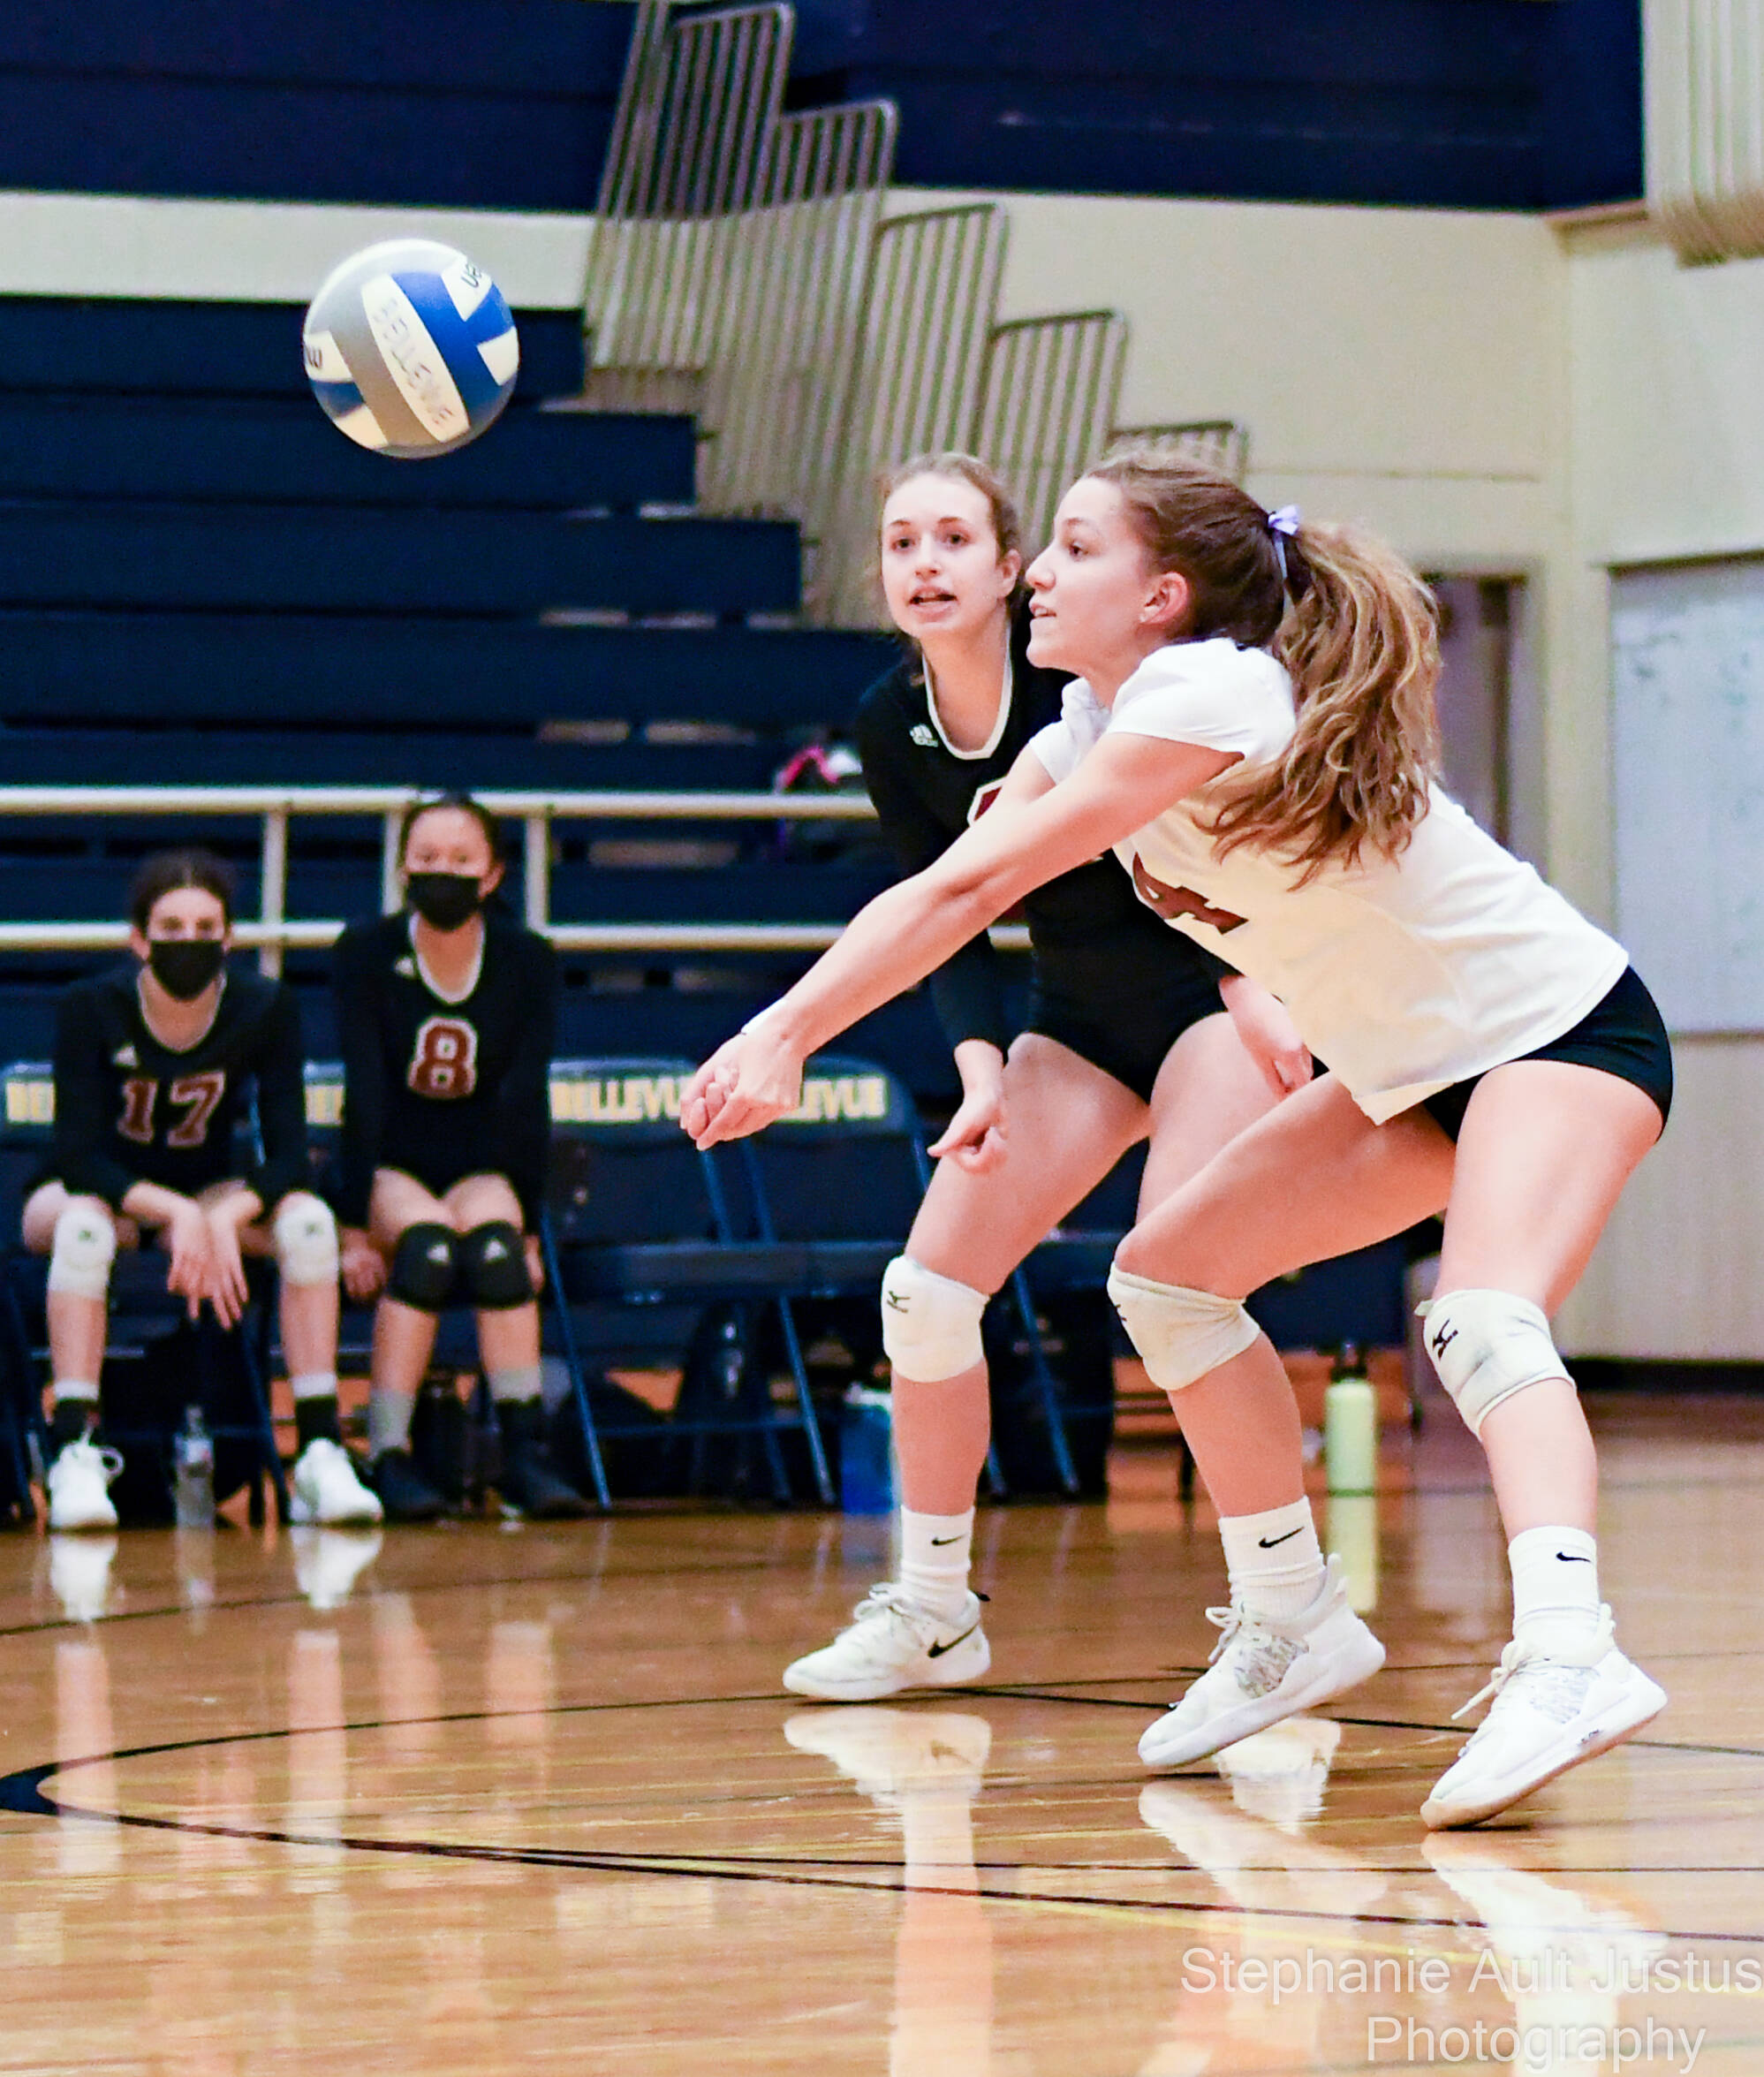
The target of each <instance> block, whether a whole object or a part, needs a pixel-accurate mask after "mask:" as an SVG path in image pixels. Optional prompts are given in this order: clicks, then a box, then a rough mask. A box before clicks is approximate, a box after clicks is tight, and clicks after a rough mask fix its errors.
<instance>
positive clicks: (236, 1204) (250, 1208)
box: [208, 1183, 293, 1226]
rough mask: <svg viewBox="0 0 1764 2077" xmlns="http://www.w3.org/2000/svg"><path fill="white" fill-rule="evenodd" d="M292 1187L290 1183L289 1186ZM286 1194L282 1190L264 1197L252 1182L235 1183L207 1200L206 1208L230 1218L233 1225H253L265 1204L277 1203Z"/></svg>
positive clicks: (265, 1206)
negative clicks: (274, 1194) (272, 1195)
mask: <svg viewBox="0 0 1764 2077" xmlns="http://www.w3.org/2000/svg"><path fill="white" fill-rule="evenodd" d="M292 1187H293V1186H292V1184H290V1185H289V1188H290V1189H291V1188H292ZM286 1195H287V1191H285V1190H284V1191H282V1192H280V1193H278V1194H277V1195H276V1196H275V1197H271V1198H269V1199H266V1198H265V1197H264V1196H263V1195H262V1194H261V1192H260V1191H259V1190H258V1189H257V1188H256V1187H254V1185H253V1184H251V1183H235V1184H233V1185H232V1186H231V1187H230V1188H228V1189H226V1190H223V1191H222V1192H221V1193H220V1194H218V1195H217V1196H216V1197H214V1198H212V1199H210V1200H209V1201H208V1210H209V1212H210V1214H211V1215H212V1216H218V1217H223V1218H227V1219H231V1222H232V1223H233V1224H234V1225H235V1226H254V1225H255V1224H257V1222H258V1220H259V1219H261V1217H263V1214H264V1211H265V1209H266V1208H267V1205H269V1204H275V1203H279V1202H280V1201H281V1199H282V1198H283V1197H284V1196H286Z"/></svg>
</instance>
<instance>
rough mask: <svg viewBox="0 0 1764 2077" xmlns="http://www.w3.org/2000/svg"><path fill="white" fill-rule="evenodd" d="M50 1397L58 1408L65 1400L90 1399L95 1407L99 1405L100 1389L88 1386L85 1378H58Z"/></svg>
mask: <svg viewBox="0 0 1764 2077" xmlns="http://www.w3.org/2000/svg"><path fill="white" fill-rule="evenodd" d="M50 1396H51V1398H52V1399H54V1402H55V1404H56V1405H57V1406H60V1404H61V1402H62V1401H63V1400H64V1399H89V1400H90V1401H91V1403H92V1404H93V1405H94V1406H96V1405H97V1404H98V1387H97V1386H96V1385H95V1384H88V1383H87V1382H86V1380H85V1379H84V1378H83V1377H57V1379H56V1381H55V1384H54V1386H53V1388H52V1391H51V1394H50Z"/></svg>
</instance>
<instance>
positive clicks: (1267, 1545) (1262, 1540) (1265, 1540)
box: [1256, 1522, 1305, 1550]
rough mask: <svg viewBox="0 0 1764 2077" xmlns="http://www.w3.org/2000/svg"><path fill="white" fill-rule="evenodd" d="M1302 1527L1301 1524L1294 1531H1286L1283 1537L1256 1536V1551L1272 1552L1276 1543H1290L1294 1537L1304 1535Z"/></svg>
mask: <svg viewBox="0 0 1764 2077" xmlns="http://www.w3.org/2000/svg"><path fill="white" fill-rule="evenodd" d="M1304 1527H1305V1525H1304V1524H1303V1523H1302V1522H1301V1523H1300V1524H1299V1525H1298V1527H1297V1528H1296V1529H1288V1530H1287V1532H1286V1534H1285V1535H1283V1536H1258V1537H1257V1538H1256V1549H1257V1550H1273V1549H1274V1547H1275V1545H1276V1543H1291V1541H1292V1539H1293V1537H1294V1536H1297V1535H1302V1534H1303V1533H1304Z"/></svg>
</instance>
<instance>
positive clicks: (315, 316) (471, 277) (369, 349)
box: [301, 238, 520, 461]
mask: <svg viewBox="0 0 1764 2077" xmlns="http://www.w3.org/2000/svg"><path fill="white" fill-rule="evenodd" d="M301 345H302V347H303V348H304V351H305V354H306V363H307V378H308V380H309V381H310V382H311V383H312V385H313V393H314V396H316V397H317V398H318V400H319V402H320V403H321V404H322V406H324V409H325V411H326V413H328V414H329V417H330V419H331V421H332V422H333V423H334V424H335V425H336V426H337V428H338V430H339V431H340V432H344V433H346V434H348V436H349V437H350V438H351V439H352V440H353V441H354V442H355V443H356V444H357V445H358V446H360V447H367V448H371V449H372V450H373V451H375V453H376V454H388V455H392V456H394V457H395V458H396V459H398V460H400V461H420V460H422V459H426V458H427V457H428V456H429V455H435V454H450V453H451V452H452V451H453V450H454V449H455V448H456V447H463V446H465V444H466V442H467V441H468V440H475V439H476V438H477V437H478V436H479V434H480V433H481V432H483V431H484V430H485V428H487V427H488V426H489V425H490V424H491V423H492V421H494V420H495V419H496V414H497V413H499V412H500V411H501V410H502V408H503V405H505V404H506V403H507V402H508V400H509V396H510V394H511V391H512V390H513V389H514V378H515V374H516V371H517V370H518V369H519V366H520V345H519V341H518V340H517V338H516V337H515V329H514V319H513V318H512V317H511V315H510V314H509V307H508V304H507V302H506V300H505V299H503V293H502V291H501V290H500V289H498V288H497V286H496V284H495V282H493V281H492V280H491V279H490V277H489V276H488V274H486V273H485V272H484V270H483V269H482V268H481V267H479V266H476V265H474V264H473V262H472V261H470V260H468V259H467V258H466V255H465V254H464V253H458V252H455V251H454V249H453V247H452V246H443V245H437V244H435V242H434V241H433V240H431V239H420V238H400V239H390V240H389V241H388V242H387V243H386V244H384V245H377V246H368V247H367V250H366V251H365V252H360V253H357V254H355V256H354V258H353V259H350V260H345V261H344V262H343V264H342V265H341V266H340V267H337V268H336V269H333V270H332V272H331V273H330V275H329V277H327V279H326V281H325V283H324V285H323V287H322V288H321V289H320V291H319V292H318V294H317V295H315V296H314V298H313V300H312V305H311V307H309V308H308V310H307V317H306V323H305V325H304V326H303V328H302V331H301Z"/></svg>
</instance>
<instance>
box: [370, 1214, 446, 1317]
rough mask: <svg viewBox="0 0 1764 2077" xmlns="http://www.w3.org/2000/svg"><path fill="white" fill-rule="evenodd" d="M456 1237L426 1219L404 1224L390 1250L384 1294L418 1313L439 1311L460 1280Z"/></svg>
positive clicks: (444, 1228)
mask: <svg viewBox="0 0 1764 2077" xmlns="http://www.w3.org/2000/svg"><path fill="white" fill-rule="evenodd" d="M458 1247H459V1236H458V1234H457V1233H456V1232H454V1231H453V1229H452V1227H451V1226H443V1225H438V1224H435V1223H434V1222H432V1221H431V1222H429V1223H427V1224H423V1223H419V1224H416V1225H414V1226H406V1227H405V1230H404V1232H402V1233H400V1234H399V1236H398V1245H397V1247H395V1248H394V1249H393V1251H392V1267H391V1271H390V1274H389V1275H388V1277H387V1278H386V1296H387V1297H388V1298H395V1299H397V1301H398V1303H399V1304H400V1305H405V1306H410V1307H411V1308H413V1309H414V1310H415V1311H417V1312H419V1313H438V1312H440V1311H441V1309H442V1308H443V1306H445V1305H446V1303H447V1301H448V1300H449V1299H450V1298H451V1297H452V1296H453V1287H454V1285H456V1284H457V1283H458V1281H459V1255H458Z"/></svg>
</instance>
